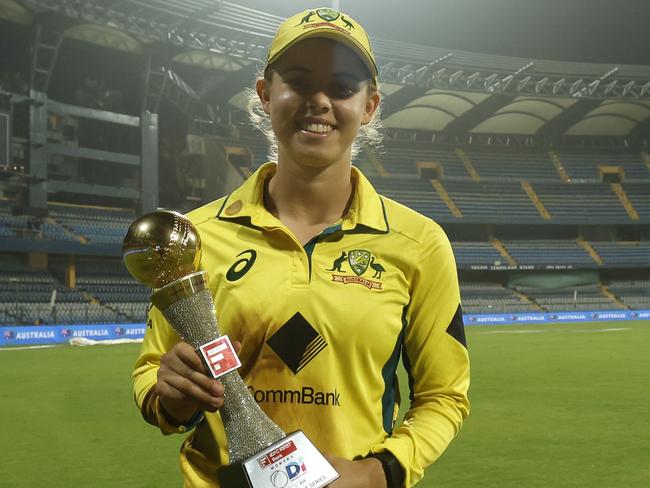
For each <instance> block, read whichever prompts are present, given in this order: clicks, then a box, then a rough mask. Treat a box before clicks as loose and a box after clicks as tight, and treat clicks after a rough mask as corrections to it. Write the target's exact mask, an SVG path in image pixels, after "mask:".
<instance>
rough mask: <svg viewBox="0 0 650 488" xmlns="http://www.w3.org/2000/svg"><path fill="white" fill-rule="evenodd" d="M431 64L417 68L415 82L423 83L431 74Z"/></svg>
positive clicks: (417, 83)
mask: <svg viewBox="0 0 650 488" xmlns="http://www.w3.org/2000/svg"><path fill="white" fill-rule="evenodd" d="M429 69H430V67H429V66H422V67H420V68H418V69H416V70H415V84H416V85H422V84H423V83H424V80H425V79H426V77H427V75H428V74H429Z"/></svg>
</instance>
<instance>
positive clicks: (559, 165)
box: [548, 151, 571, 183]
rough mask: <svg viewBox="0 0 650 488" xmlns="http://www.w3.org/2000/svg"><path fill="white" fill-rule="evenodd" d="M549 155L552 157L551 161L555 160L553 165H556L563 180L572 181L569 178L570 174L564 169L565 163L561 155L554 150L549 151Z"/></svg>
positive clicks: (556, 169)
mask: <svg viewBox="0 0 650 488" xmlns="http://www.w3.org/2000/svg"><path fill="white" fill-rule="evenodd" d="M548 155H549V157H550V158H551V161H552V162H553V166H555V171H557V174H558V175H559V176H560V178H561V179H562V181H563V182H564V183H571V178H569V175H568V174H567V172H566V170H565V169H564V164H562V160H560V157H559V156H558V155H557V154H555V153H554V152H553V151H549V152H548Z"/></svg>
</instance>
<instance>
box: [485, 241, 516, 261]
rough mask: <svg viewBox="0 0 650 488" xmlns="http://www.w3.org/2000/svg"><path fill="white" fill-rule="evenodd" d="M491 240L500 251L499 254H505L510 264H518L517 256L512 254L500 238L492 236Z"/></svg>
mask: <svg viewBox="0 0 650 488" xmlns="http://www.w3.org/2000/svg"><path fill="white" fill-rule="evenodd" d="M490 242H491V243H492V246H494V248H495V249H496V250H497V251H499V254H501V256H503V257H504V258H505V259H506V261H508V264H509V265H510V266H517V261H515V258H513V257H512V256H511V255H510V253H509V252H508V250H507V249H506V246H504V245H503V243H502V242H501V241H500V240H499V239H497V238H496V237H492V238H491V239H490Z"/></svg>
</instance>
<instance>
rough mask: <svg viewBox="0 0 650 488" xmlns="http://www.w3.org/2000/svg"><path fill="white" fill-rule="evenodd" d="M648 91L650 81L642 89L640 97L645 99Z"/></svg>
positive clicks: (649, 89)
mask: <svg viewBox="0 0 650 488" xmlns="http://www.w3.org/2000/svg"><path fill="white" fill-rule="evenodd" d="M648 91H650V81H647V82H646V83H645V85H643V86H642V87H641V92H640V93H639V95H640V96H642V97H645V96H646V94H647V93H648Z"/></svg>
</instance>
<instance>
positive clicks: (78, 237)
mask: <svg viewBox="0 0 650 488" xmlns="http://www.w3.org/2000/svg"><path fill="white" fill-rule="evenodd" d="M45 223H47V224H52V225H57V226H59V227H61V228H62V229H63V233H64V234H65V235H66V236H68V237H69V238H70V239H72V240H75V241H77V242H81V243H82V244H88V239H86V237H85V236H81V235H79V234H75V233H74V232H73V231H72V230H70V228H69V227H68V226H67V225H65V224H62V223H61V222H57V221H56V220H55V219H54V218H52V217H46V218H45Z"/></svg>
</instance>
